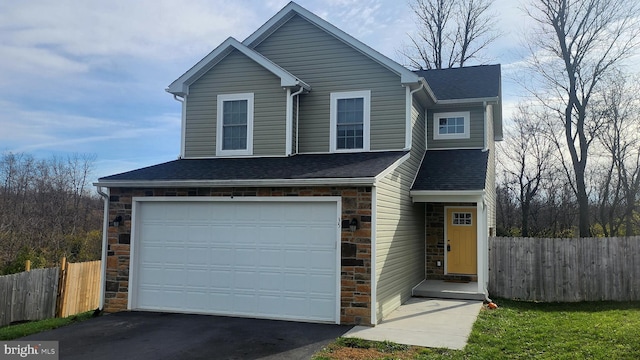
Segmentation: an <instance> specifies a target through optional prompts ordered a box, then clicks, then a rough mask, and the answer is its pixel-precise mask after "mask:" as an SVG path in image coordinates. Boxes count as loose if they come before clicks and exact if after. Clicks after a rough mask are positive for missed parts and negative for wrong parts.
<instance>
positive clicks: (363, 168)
mask: <svg viewBox="0 0 640 360" xmlns="http://www.w3.org/2000/svg"><path fill="white" fill-rule="evenodd" d="M406 153H407V152H406V151H386V152H362V153H343V154H303V155H294V156H290V157H261V158H215V159H179V160H174V161H169V162H166V163H163V164H158V165H153V166H149V167H145V168H142V169H137V170H133V171H128V172H125V173H121V174H116V175H111V176H105V177H102V178H100V179H99V180H98V181H154V180H158V181H179V180H263V179H264V180H268V179H321V178H367V177H374V176H376V175H378V174H379V173H381V172H382V171H383V170H385V169H386V168H388V167H389V166H390V165H391V164H393V163H394V162H396V161H397V160H399V159H400V158H401V157H402V156H404V155H405V154H406Z"/></svg>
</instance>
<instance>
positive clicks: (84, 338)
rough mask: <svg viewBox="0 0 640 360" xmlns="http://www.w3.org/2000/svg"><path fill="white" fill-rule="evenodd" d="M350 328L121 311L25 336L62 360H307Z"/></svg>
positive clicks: (25, 338)
mask: <svg viewBox="0 0 640 360" xmlns="http://www.w3.org/2000/svg"><path fill="white" fill-rule="evenodd" d="M351 328H352V326H341V325H331V324H311V323H299V322H290V321H276V320H259V319H246V318H232V317H223V316H210V315H190V314H168V313H152V312H120V313H115V314H109V315H105V316H101V317H98V318H94V319H90V320H87V321H83V322H80V323H77V324H72V325H69V326H66V327H62V328H58V329H54V330H50V331H46V332H42V333H39V334H34V335H29V336H27V337H24V338H21V339H19V340H40V341H47V340H53V341H59V342H60V348H59V349H60V359H92V360H102V359H104V360H107V359H109V360H111V359H140V360H144V359H154V360H155V359H158V360H160V359H309V358H310V357H311V355H313V354H314V353H315V352H316V351H318V350H320V349H321V348H322V347H323V346H325V345H327V344H328V343H330V342H331V341H332V340H334V339H335V338H337V337H339V336H342V335H343V334H344V333H346V332H347V331H349V330H350V329H351Z"/></svg>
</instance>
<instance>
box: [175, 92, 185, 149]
mask: <svg viewBox="0 0 640 360" xmlns="http://www.w3.org/2000/svg"><path fill="white" fill-rule="evenodd" d="M173 99H174V100H175V101H177V102H179V103H180V104H181V105H182V112H181V119H180V123H181V126H180V159H182V158H183V157H184V152H185V142H186V141H185V137H186V136H187V134H186V131H187V129H186V123H187V106H186V100H187V97H186V96H178V95H176V94H173Z"/></svg>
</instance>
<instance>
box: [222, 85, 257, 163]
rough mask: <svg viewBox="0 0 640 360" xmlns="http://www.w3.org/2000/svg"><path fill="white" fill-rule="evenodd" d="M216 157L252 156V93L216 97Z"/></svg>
mask: <svg viewBox="0 0 640 360" xmlns="http://www.w3.org/2000/svg"><path fill="white" fill-rule="evenodd" d="M217 107H218V114H217V115H218V116H217V121H216V123H217V125H216V155H218V156H233V155H252V153H253V93H246V94H222V95H218V101H217Z"/></svg>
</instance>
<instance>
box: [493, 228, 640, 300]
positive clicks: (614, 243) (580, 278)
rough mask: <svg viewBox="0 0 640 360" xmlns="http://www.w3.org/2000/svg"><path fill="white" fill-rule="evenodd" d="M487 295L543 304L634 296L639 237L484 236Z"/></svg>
mask: <svg viewBox="0 0 640 360" xmlns="http://www.w3.org/2000/svg"><path fill="white" fill-rule="evenodd" d="M489 294H490V296H493V297H502V298H508V299H520V300H530V301H544V302H556V301H558V302H575V301H601V300H614V301H632V300H633V301H638V300H640V237H638V236H636V237H627V238H622V237H621V238H573V239H536V238H500V237H496V238H489Z"/></svg>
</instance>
